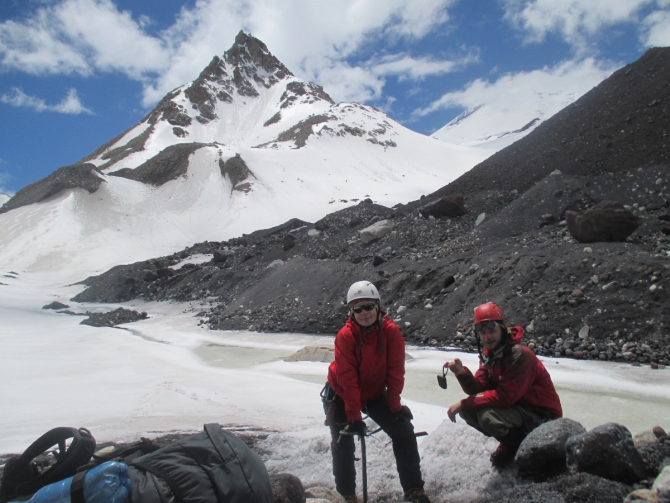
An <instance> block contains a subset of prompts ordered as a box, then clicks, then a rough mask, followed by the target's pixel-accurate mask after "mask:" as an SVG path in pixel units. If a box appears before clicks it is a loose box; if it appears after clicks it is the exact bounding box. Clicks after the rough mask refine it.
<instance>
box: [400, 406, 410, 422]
mask: <svg viewBox="0 0 670 503" xmlns="http://www.w3.org/2000/svg"><path fill="white" fill-rule="evenodd" d="M396 416H397V417H399V418H403V419H407V420H408V421H411V420H412V419H414V415H413V414H412V411H411V410H409V407H408V406H407V405H403V406H402V407H400V410H399V411H398V412H396Z"/></svg>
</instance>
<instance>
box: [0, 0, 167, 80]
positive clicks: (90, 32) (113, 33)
mask: <svg viewBox="0 0 670 503" xmlns="http://www.w3.org/2000/svg"><path fill="white" fill-rule="evenodd" d="M144 24H145V23H141V22H139V21H134V20H133V19H132V16H131V15H130V13H128V12H125V11H119V10H117V8H116V7H115V5H114V4H113V3H112V2H111V1H110V0H64V1H61V2H59V3H56V4H53V5H49V6H46V7H41V8H39V9H38V10H37V11H36V12H35V14H34V15H33V16H32V17H31V18H29V19H27V20H26V21H24V22H15V21H11V20H10V21H5V22H4V23H1V24H0V55H1V57H2V60H1V61H2V66H3V67H4V68H11V69H14V70H19V71H24V72H28V73H32V74H36V75H40V74H49V73H51V74H72V73H78V74H80V75H90V74H92V73H93V72H94V71H96V70H98V71H119V72H122V73H125V74H127V75H128V76H129V77H131V78H133V79H142V78H146V77H147V75H151V74H152V73H156V72H160V71H163V70H164V69H165V68H166V67H167V65H168V62H169V57H168V56H169V51H167V50H166V48H165V47H164V44H163V43H162V42H161V41H160V40H157V39H155V38H152V37H149V36H147V35H146V34H145V33H144V31H143V30H142V28H143V25H144Z"/></svg>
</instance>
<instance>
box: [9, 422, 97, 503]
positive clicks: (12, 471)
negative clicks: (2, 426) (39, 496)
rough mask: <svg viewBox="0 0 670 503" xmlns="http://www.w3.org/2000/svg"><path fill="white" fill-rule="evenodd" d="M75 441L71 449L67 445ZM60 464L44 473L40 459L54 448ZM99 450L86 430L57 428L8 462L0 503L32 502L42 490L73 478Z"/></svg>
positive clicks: (48, 468) (54, 465) (50, 467)
mask: <svg viewBox="0 0 670 503" xmlns="http://www.w3.org/2000/svg"><path fill="white" fill-rule="evenodd" d="M69 439H72V442H71V443H70V445H69V447H67V446H66V442H67V441H68V440H69ZM56 445H57V446H58V449H59V450H58V451H54V453H53V454H54V457H55V458H56V463H54V464H53V465H51V466H49V467H47V468H45V469H43V470H40V468H41V467H40V463H39V462H38V460H37V459H36V458H37V457H38V456H40V455H41V454H43V453H44V452H46V451H47V450H49V449H50V448H51V447H53V446H56ZM93 451H95V439H94V438H93V435H91V432H90V431H88V430H87V429H86V428H79V429H77V428H65V427H61V428H54V429H53V430H50V431H48V432H46V433H45V434H44V435H42V436H41V437H40V438H38V439H37V440H35V442H33V443H32V444H31V445H30V447H28V448H27V449H26V451H25V452H24V453H23V454H21V456H14V457H12V458H9V459H8V460H7V463H6V464H5V469H4V470H3V473H2V482H0V503H4V502H5V501H11V500H17V499H28V498H27V497H28V496H31V495H32V494H33V493H35V492H37V491H38V490H40V489H41V488H42V487H44V486H46V485H49V484H53V483H54V482H58V481H59V480H63V479H66V478H68V477H72V476H73V475H74V474H75V473H77V469H78V468H79V467H80V466H83V465H85V464H87V463H88V462H89V461H90V459H91V456H92V455H93Z"/></svg>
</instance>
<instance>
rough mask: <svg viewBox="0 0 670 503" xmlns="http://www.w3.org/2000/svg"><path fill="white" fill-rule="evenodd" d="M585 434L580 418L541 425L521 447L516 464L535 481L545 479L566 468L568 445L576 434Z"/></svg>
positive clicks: (562, 419) (529, 435)
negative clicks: (579, 421) (569, 440)
mask: <svg viewBox="0 0 670 503" xmlns="http://www.w3.org/2000/svg"><path fill="white" fill-rule="evenodd" d="M582 433H586V428H584V427H583V426H582V425H581V424H579V423H578V422H577V421H573V420H572V419H569V418H566V417H563V418H560V419H556V420H554V421H549V422H547V423H544V424H541V425H540V426H538V427H537V428H535V429H534V430H533V431H531V432H530V433H529V434H528V436H527V437H526V438H525V439H524V441H523V442H522V443H521V445H520V446H519V450H518V451H517V454H516V464H517V465H518V467H519V469H520V470H521V471H522V472H525V473H528V474H530V475H532V476H533V477H534V478H535V480H546V479H547V478H549V477H552V476H554V475H558V474H559V473H562V472H564V471H566V470H567V467H566V464H565V457H566V454H565V444H566V442H567V441H568V439H569V438H570V437H572V436H574V435H580V434H582Z"/></svg>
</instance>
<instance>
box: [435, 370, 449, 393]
mask: <svg viewBox="0 0 670 503" xmlns="http://www.w3.org/2000/svg"><path fill="white" fill-rule="evenodd" d="M447 372H449V367H442V375H440V374H437V384H439V385H440V388H442V389H447Z"/></svg>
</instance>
